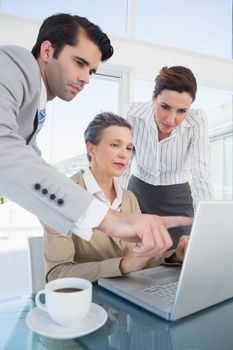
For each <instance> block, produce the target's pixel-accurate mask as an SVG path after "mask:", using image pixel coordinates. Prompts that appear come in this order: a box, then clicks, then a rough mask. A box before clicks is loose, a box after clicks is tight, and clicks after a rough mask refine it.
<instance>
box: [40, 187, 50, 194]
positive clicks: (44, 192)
mask: <svg viewBox="0 0 233 350" xmlns="http://www.w3.org/2000/svg"><path fill="white" fill-rule="evenodd" d="M41 193H42V194H44V195H45V196H46V194H48V190H47V188H43V189H42V190H41Z"/></svg>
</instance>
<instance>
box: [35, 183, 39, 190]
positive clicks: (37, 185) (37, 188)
mask: <svg viewBox="0 0 233 350" xmlns="http://www.w3.org/2000/svg"><path fill="white" fill-rule="evenodd" d="M34 189H35V190H36V191H39V190H40V189H41V185H40V184H38V183H37V184H35V185H34Z"/></svg>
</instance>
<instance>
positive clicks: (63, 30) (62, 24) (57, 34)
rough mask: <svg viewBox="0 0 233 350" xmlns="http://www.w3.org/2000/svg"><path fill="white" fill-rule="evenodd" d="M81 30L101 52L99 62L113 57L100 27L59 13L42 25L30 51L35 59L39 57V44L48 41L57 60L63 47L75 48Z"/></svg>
mask: <svg viewBox="0 0 233 350" xmlns="http://www.w3.org/2000/svg"><path fill="white" fill-rule="evenodd" d="M80 29H82V30H83V31H84V32H85V34H86V36H87V38H88V39H89V40H91V41H92V42H93V43H95V44H96V45H97V46H98V48H99V49H100V51H101V52H102V57H101V61H102V62H103V61H106V60H108V59H109V58H110V57H111V56H112V55H113V47H112V45H111V42H110V40H109V38H108V36H107V35H106V34H105V33H104V32H102V30H101V29H100V27H98V26H97V25H95V24H94V23H92V22H90V21H89V20H88V19H87V18H85V17H80V16H77V15H70V14H67V13H59V14H55V15H53V16H50V17H48V18H46V19H45V20H44V22H43V23H42V25H41V27H40V30H39V33H38V37H37V40H36V43H35V45H34V47H33V49H32V54H33V56H34V57H35V58H38V57H39V55H40V48H41V44H42V43H43V42H44V41H46V40H48V41H50V42H51V44H52V46H53V48H54V55H53V57H54V58H57V57H58V55H59V53H60V52H61V50H62V49H63V47H64V46H65V45H70V46H75V45H76V44H77V38H78V36H77V34H79V32H80Z"/></svg>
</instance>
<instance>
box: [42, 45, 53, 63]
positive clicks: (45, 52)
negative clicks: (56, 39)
mask: <svg viewBox="0 0 233 350" xmlns="http://www.w3.org/2000/svg"><path fill="white" fill-rule="evenodd" d="M53 53H54V48H53V46H52V44H51V42H50V41H49V40H46V41H43V43H42V44H41V46H40V56H39V57H40V59H41V60H42V61H43V62H44V63H48V61H49V60H50V58H51V57H53Z"/></svg>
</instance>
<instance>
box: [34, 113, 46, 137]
mask: <svg viewBox="0 0 233 350" xmlns="http://www.w3.org/2000/svg"><path fill="white" fill-rule="evenodd" d="M45 117H46V110H45V108H43V109H41V110H40V111H39V113H38V125H37V129H36V133H37V134H38V132H39V131H40V129H41V128H42V126H43V124H44V121H45Z"/></svg>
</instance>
